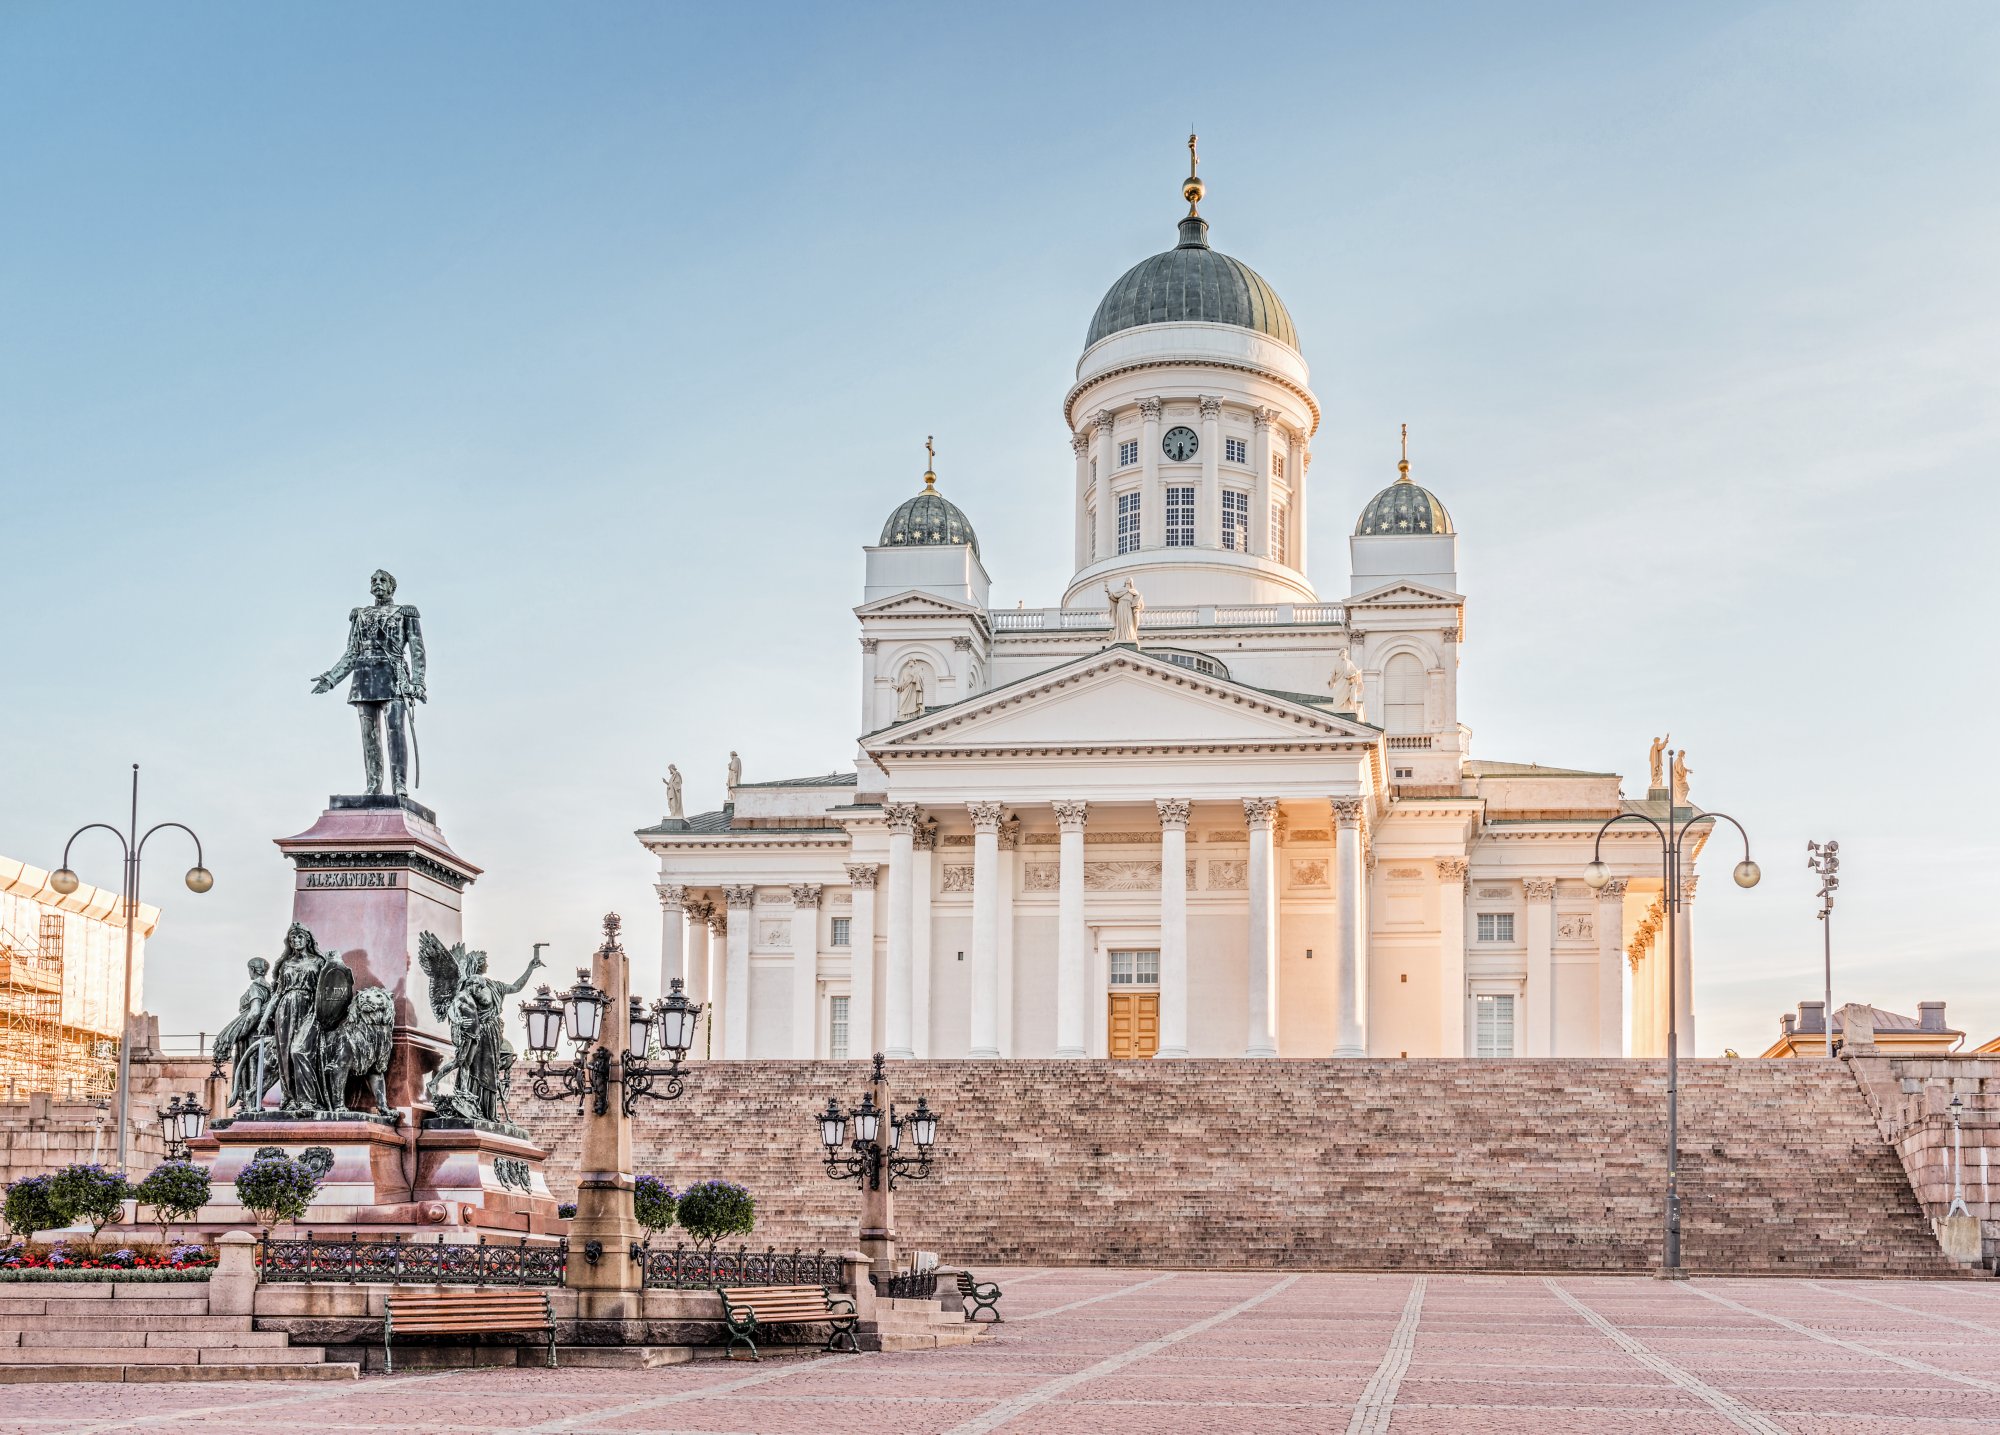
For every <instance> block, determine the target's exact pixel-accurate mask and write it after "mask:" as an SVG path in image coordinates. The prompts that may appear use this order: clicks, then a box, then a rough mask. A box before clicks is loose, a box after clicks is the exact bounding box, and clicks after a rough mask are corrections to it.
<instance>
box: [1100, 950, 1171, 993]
mask: <svg viewBox="0 0 2000 1435" xmlns="http://www.w3.org/2000/svg"><path fill="white" fill-rule="evenodd" d="M1159 984H1160V954H1159V953H1158V952H1113V953H1111V985H1113V986H1114V987H1156V986H1158V985H1159Z"/></svg>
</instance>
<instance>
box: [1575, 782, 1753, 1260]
mask: <svg viewBox="0 0 2000 1435" xmlns="http://www.w3.org/2000/svg"><path fill="white" fill-rule="evenodd" d="M1674 756H1675V754H1674V753H1673V752H1672V751H1669V752H1668V754H1667V757H1668V760H1669V761H1670V762H1671V761H1672V759H1673V757H1674ZM1683 811H1688V809H1685V808H1681V807H1677V806H1675V804H1674V801H1673V799H1672V798H1671V797H1670V798H1669V799H1668V800H1667V825H1666V826H1665V827H1662V826H1661V825H1660V824H1659V823H1658V822H1655V821H1654V820H1653V819H1652V818H1650V817H1648V816H1646V815H1645V814H1644V813H1642V812H1621V813H1619V814H1618V815H1617V816H1616V817H1612V818H1608V819H1606V821H1605V823H1604V825H1603V826H1602V827H1600V828H1598V829H1597V841H1596V843H1595V844H1594V845H1593V846H1592V848H1591V853H1590V863H1589V865H1588V866H1586V867H1585V868H1584V869H1583V880H1584V881H1585V883H1587V884H1588V885H1589V886H1590V888H1591V889H1592V890H1593V891H1595V890H1597V889H1599V888H1602V887H1603V886H1604V884H1605V883H1606V882H1609V881H1610V880H1611V868H1610V867H1609V866H1607V865H1606V864H1605V862H1604V860H1603V858H1602V856H1601V853H1602V851H1603V847H1604V834H1605V833H1606V832H1608V831H1610V830H1611V828H1612V827H1613V826H1614V825H1616V824H1617V823H1620V822H1643V823H1645V824H1646V825H1647V826H1648V827H1650V828H1652V829H1653V831H1654V832H1655V833H1657V834H1658V835H1659V839H1660V849H1661V850H1660V875H1661V878H1662V880H1663V881H1664V883H1665V887H1666V890H1665V891H1664V892H1663V893H1662V894H1661V904H1662V905H1663V906H1664V907H1665V908H1666V918H1667V1203H1666V1205H1667V1209H1666V1234H1665V1238H1664V1241H1663V1243H1662V1247H1661V1252H1662V1254H1661V1262H1660V1274H1661V1276H1662V1277H1664V1278H1665V1279H1667V1280H1679V1279H1681V1278H1682V1277H1683V1275H1684V1274H1685V1273H1684V1272H1683V1271H1682V1270H1681V1187H1680V1144H1681V1107H1680V1100H1681V1096H1680V1051H1679V1046H1680V1027H1679V1023H1678V1020H1677V1018H1676V1015H1675V995H1676V993H1675V980H1674V978H1675V973H1674V967H1675V960H1674V954H1675V952H1676V950H1677V949H1676V947H1675V945H1674V929H1675V925H1676V921H1677V918H1678V915H1679V913H1680V909H1681V848H1682V844H1683V843H1684V842H1685V841H1686V839H1687V837H1688V834H1689V833H1690V832H1691V831H1693V829H1694V826H1695V824H1696V823H1699V822H1714V821H1716V820H1718V819H1720V820H1722V821H1724V822H1727V823H1729V824H1730V825H1731V826H1732V827H1734V828H1735V829H1736V831H1737V833H1738V834H1739V835H1740V836H1741V837H1742V838H1743V860H1742V861H1741V862H1738V863H1737V864H1736V870H1735V873H1734V875H1735V878H1736V885H1737V886H1739V887H1754V886H1756V885H1757V882H1758V879H1759V878H1761V877H1762V876H1763V875H1764V874H1763V872H1762V870H1760V869H1759V868H1758V866H1757V864H1756V863H1755V862H1752V861H1751V860H1750V834H1749V833H1747V832H1745V831H1744V830H1743V824H1742V823H1740V822H1738V821H1737V820H1736V819H1735V818H1733V817H1731V816H1730V815H1729V814H1728V813H1726V812H1691V813H1690V815H1689V816H1688V817H1686V818H1684V819H1683V818H1681V817H1679V816H1678V815H1677V814H1679V813H1680V812H1683Z"/></svg>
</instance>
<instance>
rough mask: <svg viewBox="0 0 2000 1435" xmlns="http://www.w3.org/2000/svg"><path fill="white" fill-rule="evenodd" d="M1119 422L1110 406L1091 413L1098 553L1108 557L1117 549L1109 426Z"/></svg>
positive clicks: (1115, 502) (1115, 453) (1112, 449)
mask: <svg viewBox="0 0 2000 1435" xmlns="http://www.w3.org/2000/svg"><path fill="white" fill-rule="evenodd" d="M1117 422H1118V418H1117V415H1115V414H1113V413H1112V412H1111V410H1109V409H1100V410H1098V411H1097V413H1096V414H1094V415H1092V416H1091V420H1090V423H1091V430H1092V432H1093V434H1094V435H1095V436H1096V439H1097V556H1098V557H1099V558H1109V557H1110V556H1111V555H1112V554H1114V553H1116V552H1117V551H1118V503H1117V500H1115V499H1114V498H1112V496H1111V469H1112V461H1113V460H1114V459H1116V458H1117V457H1118V454H1117V451H1116V450H1115V449H1114V448H1113V446H1112V443H1111V427H1112V425H1113V424H1115V423H1117Z"/></svg>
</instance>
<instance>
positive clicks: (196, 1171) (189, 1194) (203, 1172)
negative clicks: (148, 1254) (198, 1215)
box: [132, 1161, 211, 1244]
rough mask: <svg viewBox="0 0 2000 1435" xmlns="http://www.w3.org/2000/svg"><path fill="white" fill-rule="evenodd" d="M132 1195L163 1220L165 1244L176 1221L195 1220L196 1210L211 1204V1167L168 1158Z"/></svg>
mask: <svg viewBox="0 0 2000 1435" xmlns="http://www.w3.org/2000/svg"><path fill="white" fill-rule="evenodd" d="M132 1194H133V1195H134V1196H135V1197H137V1198H138V1201H139V1204H140V1205H142V1206H151V1207H152V1208H153V1219H154V1220H155V1221H156V1222H158V1223H159V1227H160V1240H161V1242H162V1243H163V1244H164V1243H165V1241H166V1239H167V1228H168V1227H169V1226H171V1225H172V1224H173V1223H174V1222H175V1221H191V1220H193V1219H194V1216H195V1212H197V1211H199V1210H200V1209H201V1208H202V1207H203V1206H206V1205H207V1204H208V1198H209V1195H210V1194H211V1186H210V1183H209V1176H208V1168H207V1167H206V1166H197V1165H195V1164H194V1162H192V1161H168V1162H166V1163H165V1164H164V1165H160V1166H155V1167H154V1168H153V1170H152V1172H151V1174H149V1175H148V1176H147V1177H146V1179H145V1180H143V1181H141V1182H140V1183H139V1185H138V1188H137V1189H136V1190H134V1191H133V1193H132Z"/></svg>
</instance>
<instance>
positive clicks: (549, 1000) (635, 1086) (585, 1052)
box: [521, 916, 701, 1116]
mask: <svg viewBox="0 0 2000 1435" xmlns="http://www.w3.org/2000/svg"><path fill="white" fill-rule="evenodd" d="M604 935H605V941H606V943H607V944H615V943H616V941H617V936H618V918H617V917H615V916H612V917H606V918H605V919H604ZM681 988H682V982H681V979H680V978H679V977H675V978H674V980H673V989H672V990H671V991H670V992H668V994H667V995H666V996H664V997H662V998H661V999H660V1000H659V1001H656V1002H654V1003H653V1005H652V1006H651V1008H650V1009H649V1008H648V1007H647V1006H646V1004H645V1003H644V1002H642V1001H641V1000H640V999H639V998H638V997H633V998H631V1001H630V1004H629V1006H628V1008H627V1010H626V1013H625V1027H624V1030H623V1032H622V1033H619V1035H622V1036H623V1038H624V1041H623V1043H622V1044H623V1047H624V1049H623V1050H622V1051H620V1052H619V1054H618V1056H617V1057H616V1059H615V1060H614V1058H613V1057H612V1055H611V1048H610V1046H609V1045H607V1044H606V1043H605V1042H604V1041H603V1037H604V1036H605V1031H604V1013H605V1009H606V1008H607V1007H609V1006H610V1004H611V998H610V996H608V995H607V994H606V993H604V992H602V991H600V990H599V989H598V988H597V987H595V986H593V985H592V984H591V980H590V972H589V971H588V969H579V970H578V971H577V974H576V985H575V986H573V987H571V988H570V989H569V990H568V991H566V992H564V993H563V994H562V995H561V996H556V995H555V994H554V993H553V992H551V991H550V990H549V988H548V987H547V986H542V987H540V988H538V989H537V990H536V992H535V995H534V996H533V997H531V998H530V999H528V1000H527V1001H524V1002H522V1003H521V1016H522V1019H523V1020H524V1021H525V1022H526V1024H527V1028H528V1056H529V1058H530V1059H531V1062H532V1065H531V1066H530V1067H529V1068H528V1075H529V1078H530V1080H529V1089H530V1090H531V1091H533V1092H534V1094H535V1095H536V1097H538V1098H539V1099H541V1100H543V1101H560V1100H563V1099H565V1098H567V1097H575V1098H576V1110H577V1114H578V1115H582V1114H583V1107H584V1102H585V1101H586V1100H588V1101H589V1102H590V1104H591V1112H592V1114H593V1115H597V1116H602V1115H604V1114H605V1113H606V1112H607V1111H609V1110H610V1103H611V1088H612V1087H613V1086H614V1085H615V1086H617V1087H619V1088H620V1090H621V1093H622V1094H621V1095H620V1097H619V1100H618V1109H619V1111H620V1112H621V1113H622V1114H624V1115H626V1116H630V1115H631V1114H632V1113H633V1112H634V1111H635V1110H636V1109H637V1108H638V1105H639V1101H640V1099H641V1098H642V1097H652V1098H654V1099H655V1100H658V1101H673V1100H676V1099H678V1098H679V1097H680V1096H681V1095H682V1094H683V1092H684V1090H685V1079H686V1076H687V1072H686V1070H685V1069H684V1068H683V1067H682V1065H681V1063H682V1062H683V1061H684V1060H686V1058H687V1054H688V1048H689V1047H691V1046H692V1045H694V1028H695V1023H696V1021H697V1020H699V1019H700V1016H701V1003H699V1002H691V1001H689V1000H688V999H687V995H686V993H685V992H683V991H682V989H681ZM563 1035H567V1036H568V1037H569V1039H570V1043H571V1046H572V1048H573V1050H572V1052H571V1055H570V1059H569V1060H568V1061H567V1062H565V1063H561V1064H552V1063H551V1058H552V1057H553V1056H554V1055H555V1051H556V1045H557V1043H558V1041H559V1040H560V1038H561V1037H562V1036H563ZM656 1054H660V1055H664V1056H665V1057H666V1058H667V1060H666V1063H665V1064H664V1065H661V1064H660V1063H658V1062H656V1061H654V1060H653V1058H654V1056H655V1055H656ZM614 1065H615V1066H616V1068H617V1070H616V1071H615V1072H614V1071H613V1069H612V1068H613V1066H614Z"/></svg>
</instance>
